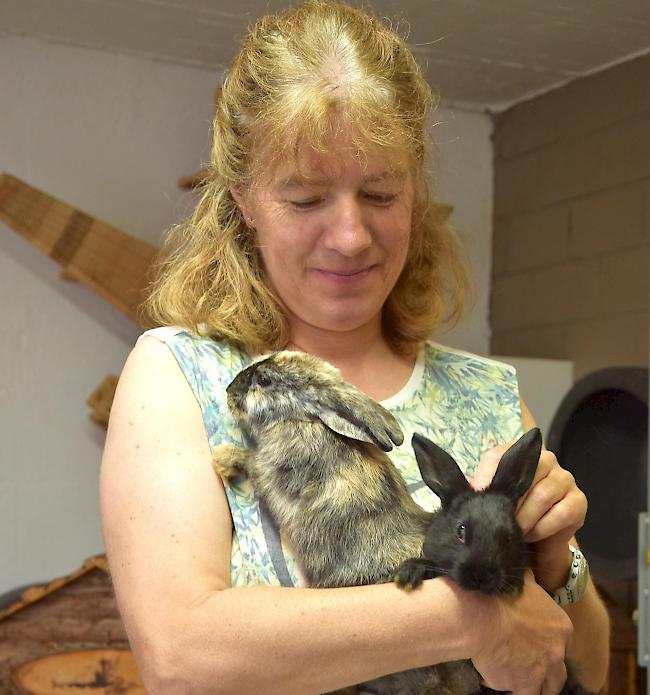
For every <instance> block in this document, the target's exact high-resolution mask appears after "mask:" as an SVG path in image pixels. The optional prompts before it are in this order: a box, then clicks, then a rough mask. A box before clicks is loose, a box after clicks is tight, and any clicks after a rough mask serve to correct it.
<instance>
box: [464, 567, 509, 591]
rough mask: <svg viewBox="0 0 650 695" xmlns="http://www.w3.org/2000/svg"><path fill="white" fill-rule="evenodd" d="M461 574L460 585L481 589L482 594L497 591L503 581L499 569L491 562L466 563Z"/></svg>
mask: <svg viewBox="0 0 650 695" xmlns="http://www.w3.org/2000/svg"><path fill="white" fill-rule="evenodd" d="M462 575H463V576H462V586H464V587H466V588H467V589H475V590H477V591H481V592H482V593H484V594H497V593H499V592H500V589H501V585H502V583H503V575H502V573H501V570H500V569H499V567H498V566H497V565H495V564H493V563H488V564H486V563H481V564H480V565H473V564H472V565H466V566H465V567H464V568H463V572H462Z"/></svg>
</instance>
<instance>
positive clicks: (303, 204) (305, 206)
mask: <svg viewBox="0 0 650 695" xmlns="http://www.w3.org/2000/svg"><path fill="white" fill-rule="evenodd" d="M320 202H321V199H320V198H309V200H290V201H289V203H290V204H291V205H292V206H293V207H294V208H296V210H309V209H310V208H313V207H315V206H316V205H318V203H320Z"/></svg>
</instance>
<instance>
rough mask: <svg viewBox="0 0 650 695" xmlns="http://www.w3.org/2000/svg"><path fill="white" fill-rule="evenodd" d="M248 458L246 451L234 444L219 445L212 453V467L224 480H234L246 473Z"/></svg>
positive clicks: (248, 454)
mask: <svg viewBox="0 0 650 695" xmlns="http://www.w3.org/2000/svg"><path fill="white" fill-rule="evenodd" d="M249 456H250V452H249V450H248V449H242V448H241V447H238V446H235V445H234V444H220V445H219V446H217V447H215V449H214V451H213V452H212V467H213V468H214V471H215V473H217V474H218V475H220V476H221V477H222V478H224V480H229V479H230V478H236V477H237V476H238V475H241V474H242V473H245V472H246V461H247V459H248V457H249Z"/></svg>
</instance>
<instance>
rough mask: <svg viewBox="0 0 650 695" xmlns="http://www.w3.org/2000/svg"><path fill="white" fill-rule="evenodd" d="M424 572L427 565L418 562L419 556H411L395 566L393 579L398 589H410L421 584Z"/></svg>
mask: <svg viewBox="0 0 650 695" xmlns="http://www.w3.org/2000/svg"><path fill="white" fill-rule="evenodd" d="M426 574H427V566H426V565H425V564H423V563H422V562H420V560H419V558H416V557H412V558H411V559H410V560H405V561H404V562H403V563H402V564H401V565H400V566H399V567H398V568H397V572H395V576H394V577H393V581H394V582H395V584H397V586H399V587H400V589H404V590H406V591H411V590H412V589H416V588H417V587H418V586H420V584H422V581H423V580H424V578H425V577H426Z"/></svg>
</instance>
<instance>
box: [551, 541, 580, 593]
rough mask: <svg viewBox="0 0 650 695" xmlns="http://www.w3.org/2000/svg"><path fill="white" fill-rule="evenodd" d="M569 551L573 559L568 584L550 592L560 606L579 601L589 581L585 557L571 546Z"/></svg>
mask: <svg viewBox="0 0 650 695" xmlns="http://www.w3.org/2000/svg"><path fill="white" fill-rule="evenodd" d="M569 550H570V551H571V553H572V554H573V557H572V558H571V569H570V570H569V576H568V578H567V580H566V583H565V584H564V586H561V587H560V588H559V589H556V590H555V591H549V594H550V595H551V598H552V599H553V600H554V601H555V603H557V604H559V605H560V606H568V605H570V604H572V603H576V602H577V601H579V600H580V599H581V598H582V597H583V596H584V594H585V591H586V590H587V584H588V580H589V565H588V564H587V560H586V558H585V556H584V555H583V554H582V552H580V550H578V549H577V548H574V547H573V546H572V545H569Z"/></svg>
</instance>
